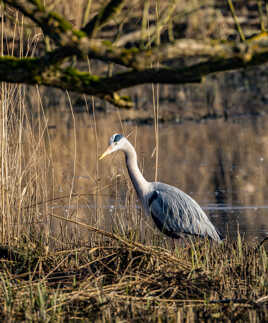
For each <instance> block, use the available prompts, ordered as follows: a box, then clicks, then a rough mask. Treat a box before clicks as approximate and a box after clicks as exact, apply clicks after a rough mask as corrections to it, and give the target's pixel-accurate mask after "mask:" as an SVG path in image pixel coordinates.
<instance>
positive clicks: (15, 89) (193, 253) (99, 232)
mask: <svg viewBox="0 0 268 323" xmlns="http://www.w3.org/2000/svg"><path fill="white" fill-rule="evenodd" d="M72 3H74V4H75V5H77V4H79V5H80V6H79V8H80V9H81V8H83V5H81V2H77V1H76V2H75V1H74V2H72ZM69 4H70V3H69ZM83 4H84V3H83ZM71 9H72V8H71V7H70V6H69V7H68V6H66V7H65V6H63V7H62V11H63V12H64V13H66V14H67V16H68V15H71V13H73V12H75V11H74V10H71ZM80 9H79V10H80ZM79 10H78V11H79ZM81 10H82V9H81ZM81 10H80V11H79V14H78V15H77V16H76V21H75V23H77V24H78V25H79V24H81V20H83V15H82V13H81ZM192 19H194V17H193V18H192ZM3 21H4V19H2V22H3ZM13 22H14V25H13V27H14V28H13V29H12V30H13V31H14V33H11V32H10V31H11V29H9V30H6V29H5V26H4V24H2V26H1V28H2V29H1V31H2V33H1V35H2V37H3V38H2V44H4V35H8V37H14V39H12V41H11V42H9V43H8V46H10V44H13V45H14V44H15V43H16V41H17V39H20V40H21V44H20V45H18V44H17V45H16V46H17V47H16V50H18V53H20V55H22V56H23V55H26V53H28V51H26V52H25V44H26V45H27V46H26V48H28V49H29V52H30V53H32V54H33V53H34V50H35V42H34V41H29V42H28V43H27V42H24V41H23V40H22V38H19V37H23V36H20V35H23V33H22V28H23V23H24V22H23V19H22V18H21V17H19V16H18V15H15V20H14V21H13ZM192 26H193V25H192ZM192 28H193V27H192ZM188 32H189V33H191V30H188ZM10 35H11V36H10ZM35 38H37V36H36V35H33V39H35ZM29 39H30V38H29ZM14 46H15V45H14ZM20 46H21V47H20ZM1 50H2V51H3V48H2V49H1ZM5 50H7V51H9V52H12V51H14V50H15V47H8V48H5ZM0 91H1V97H0V104H1V107H0V154H1V155H0V162H1V174H0V194H1V199H0V211H1V215H0V220H1V228H0V317H1V320H10V321H13V320H14V321H23V320H30V321H64V320H65V321H67V320H71V319H73V320H77V321H78V320H89V321H93V320H97V321H98V320H99V321H118V320H121V321H141V320H143V321H144V320H145V319H146V321H158V322H159V321H167V320H168V321H174V322H175V321H177V322H181V321H188V322H190V321H194V320H210V321H214V320H219V319H221V320H227V319H229V320H233V321H234V320H238V321H239V320H240V321H242V320H243V321H249V322H256V321H267V320H268V311H267V302H268V298H267V295H268V292H267V290H268V281H267V276H268V275H267V274H268V261H267V254H266V251H265V249H264V248H263V247H261V248H256V246H255V245H249V244H248V243H247V242H245V241H242V240H241V238H240V236H238V239H237V241H236V242H230V241H226V242H225V243H224V244H222V245H214V244H210V243H209V242H208V241H203V242H198V241H193V242H192V243H190V244H189V245H188V246H183V245H181V246H179V247H178V248H177V249H176V250H173V249H172V248H170V244H169V241H168V240H167V239H165V238H164V237H163V236H162V235H160V234H157V233H155V231H154V230H153V229H152V228H151V227H150V225H148V223H147V222H146V223H145V222H144V220H143V218H142V215H141V212H140V210H139V209H137V208H135V207H134V206H136V201H135V199H136V197H135V195H134V194H133V191H132V190H131V189H130V187H128V191H127V193H125V188H127V186H126V185H128V184H126V185H125V186H124V188H123V189H122V183H125V177H126V176H125V175H124V174H123V175H122V176H121V177H120V178H119V179H118V174H117V170H113V169H112V170H111V169H110V168H108V167H107V166H103V165H102V166H100V165H98V164H97V156H98V154H99V153H100V150H102V148H104V146H105V143H106V142H107V137H108V136H109V135H110V129H108V130H107V133H103V129H104V128H105V127H107V123H109V124H110V119H109V120H108V121H107V122H106V124H105V123H104V124H105V126H104V127H102V126H101V125H100V123H98V122H97V121H96V120H97V119H96V116H95V115H94V116H93V117H92V118H91V121H90V125H89V127H90V131H91V132H92V133H94V135H91V136H89V135H88V132H89V130H88V128H86V130H85V131H82V132H79V133H78V132H77V129H76V127H75V124H76V122H77V120H78V119H79V118H80V117H79V116H74V115H73V113H72V112H71V113H70V114H67V113H66V111H64V113H62V114H61V112H60V113H59V114H58V115H57V118H59V119H53V121H55V120H56V121H57V123H58V124H59V123H60V122H62V118H66V119H64V122H65V123H66V124H67V125H69V126H68V127H66V133H64V134H62V133H60V134H57V128H55V131H54V130H52V131H51V130H49V127H48V126H49V124H50V121H51V118H50V112H44V109H43V104H44V102H45V104H44V105H45V106H49V96H48V97H45V96H43V95H42V94H41V95H40V92H39V89H38V88H34V89H31V90H29V91H31V92H30V95H31V96H32V98H33V100H32V101H31V103H33V102H34V108H32V110H31V109H29V105H28V103H29V102H28V101H27V100H28V99H27V95H26V93H25V91H28V88H26V87H24V86H15V85H12V86H9V85H7V84H1V89H0ZM28 94H29V93H28ZM157 95H158V94H157ZM54 99H55V98H54ZM46 100H48V101H46ZM59 100H60V99H59ZM62 100H63V101H64V102H66V101H67V103H68V107H69V108H70V110H71V111H72V110H73V109H72V102H71V100H70V102H69V101H68V95H67V96H66V98H65V99H62ZM61 102H62V101H61ZM92 104H93V105H94V102H92ZM157 110H158V102H156V108H155V118H157V114H158V111H157ZM115 118H119V119H120V117H118V116H116V117H115ZM85 127H88V124H87V125H85ZM108 128H109V127H108ZM123 128H124V126H123ZM121 130H122V129H121ZM123 130H125V131H126V132H127V131H128V128H126V129H123ZM53 131H54V132H53ZM108 131H109V133H108ZM155 133H156V137H157V136H158V133H159V129H158V128H157V124H156V128H155ZM203 135H204V136H208V137H209V136H210V134H206V133H203ZM57 136H62V137H63V138H61V140H60V139H59V138H58V137H57ZM167 137H169V138H175V136H174V135H172V133H171V134H170V133H169V134H168V136H167ZM187 137H190V134H189V132H187V131H186V132H185V138H184V137H183V136H182V138H181V139H180V140H182V142H183V141H184V142H185V140H186V139H187ZM197 137H200V132H199V133H198V134H196V136H193V137H191V138H190V139H189V140H190V141H191V142H193V141H196V142H198V138H197ZM201 137H202V136H201ZM55 138H56V140H55V141H54V144H52V142H53V140H54V139H55ZM148 138H149V136H147V139H146V137H145V136H144V141H143V143H144V144H145V143H146V144H147V142H146V140H148V141H149V140H151V141H150V144H147V145H146V146H153V143H152V142H154V141H155V138H153V139H152V138H151V139H148ZM159 139H160V140H161V138H159ZM242 139H243V138H242ZM170 140H171V141H172V140H175V143H172V142H171V146H173V147H176V146H177V144H178V139H177V138H175V139H170ZM201 140H202V138H201ZM222 140H223V141H224V138H222ZM55 143H56V144H55ZM63 143H66V146H67V143H68V144H70V145H71V149H70V147H67V148H66V146H64V145H63ZM180 146H181V145H180ZM84 147H86V148H84ZM65 148H66V149H65ZM84 149H87V150H88V151H89V152H91V154H89V155H90V156H88V154H82V152H83V150H84ZM191 149H193V150H194V149H195V147H194V146H193V148H191ZM241 149H242V148H241ZM245 150H246V148H245ZM243 152H244V150H243V149H242V153H243ZM160 153H161V152H159V154H160ZM164 153H166V152H164ZM179 154H182V152H179V151H176V155H177V156H178V155H179ZM192 155H193V154H192V152H191V153H190V156H192ZM212 155H213V152H212ZM230 155H232V152H230ZM189 158H190V157H189ZM160 159H161V156H160ZM231 159H232V157H230V160H231ZM249 162H250V159H249ZM57 164H58V165H57ZM80 166H81V167H80ZM59 168H60V169H61V170H64V171H61V172H59V171H57V169H59ZM85 169H90V171H88V170H85ZM83 172H85V174H86V176H87V177H86V181H84V182H83V184H82V185H81V186H79V181H78V179H77V177H78V176H79V174H81V173H83ZM113 172H114V176H113V177H112V178H111V177H110V178H109V180H107V179H106V180H105V182H104V181H100V178H103V177H105V175H106V178H108V174H110V173H113ZM182 172H184V169H183V168H182ZM154 173H155V169H152V174H150V175H152V176H153V175H154ZM83 174H84V173H83ZM160 174H161V169H160ZM201 175H202V174H201ZM168 176H169V175H168ZM168 176H166V177H168ZM171 176H173V177H174V174H173V173H172V175H171ZM185 176H186V177H187V176H188V174H185ZM254 176H255V175H254V174H253V175H252V177H254ZM186 177H185V178H186ZM185 178H183V179H182V183H183V184H184V186H185V187H186V185H187V183H186V181H185ZM170 179H171V178H170ZM170 179H168V181H170ZM195 180H197V181H198V179H195ZM184 182H185V183H184ZM203 185H206V184H205V183H203ZM226 185H229V184H228V180H227V184H226ZM230 185H231V184H230ZM197 186H198V185H197ZM263 186H265V181H264V182H263ZM107 187H108V188H109V191H110V192H111V193H112V194H113V196H114V197H115V203H117V204H119V203H120V201H121V197H122V196H124V197H125V201H124V202H125V203H124V205H123V206H124V208H122V210H121V209H120V208H119V210H118V211H116V212H114V213H111V216H110V217H109V218H108V219H107V214H106V215H105V212H104V211H103V208H104V206H105V205H106V204H107V203H109V199H106V197H105V196H104V195H103V194H102V192H103V191H104V190H105V188H107ZM200 190H202V188H200ZM88 191H90V192H91V193H94V194H93V195H92V200H91V201H90V202H89V194H88V193H87V192H88ZM204 191H205V190H204ZM81 192H82V193H81ZM84 192H86V193H85V194H84ZM59 196H65V198H62V199H57V198H58V197H59ZM47 201H51V202H49V203H48V202H47ZM61 203H62V204H61ZM81 204H83V205H87V204H90V205H92V204H94V205H96V209H94V210H93V211H92V209H90V207H86V208H83V209H80V206H79V205H81ZM56 207H59V210H60V211H59V212H58V211H57V210H58V209H57V208H56ZM62 213H64V214H62ZM86 223H87V224H86ZM133 228H135V229H133Z"/></svg>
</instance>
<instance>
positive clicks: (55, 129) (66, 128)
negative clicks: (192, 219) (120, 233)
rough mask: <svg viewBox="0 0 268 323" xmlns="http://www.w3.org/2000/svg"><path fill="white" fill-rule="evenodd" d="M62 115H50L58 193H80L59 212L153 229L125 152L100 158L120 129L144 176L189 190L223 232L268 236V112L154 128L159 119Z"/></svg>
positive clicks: (248, 236) (107, 225)
mask: <svg viewBox="0 0 268 323" xmlns="http://www.w3.org/2000/svg"><path fill="white" fill-rule="evenodd" d="M65 119H66V122H64V123H63V122H61V121H62V116H61V115H60V114H56V113H53V114H51V115H50V116H49V119H48V120H49V127H50V130H49V135H50V149H51V158H52V159H53V167H54V172H53V173H54V176H55V178H54V185H55V187H56V189H55V188H54V197H59V196H70V191H71V193H76V194H79V196H80V198H79V199H76V200H75V202H74V201H73V200H71V199H69V200H68V203H66V200H65V201H64V200H62V201H61V202H60V203H59V202H54V203H53V210H54V211H55V212H56V211H57V210H60V209H61V208H62V207H64V208H65V212H70V210H71V209H75V208H77V210H76V215H75V217H76V219H79V221H83V222H86V223H89V224H92V225H97V226H100V227H102V228H104V229H107V230H111V231H114V230H121V229H122V228H123V227H124V228H127V229H132V228H135V229H137V228H138V230H144V227H147V228H150V230H151V231H152V232H155V231H156V229H154V226H153V224H152V223H151V222H150V220H149V219H147V218H146V217H145V216H144V215H143V213H142V210H141V208H140V204H139V202H138V201H137V197H136V194H135V192H134V191H133V188H132V185H131V183H130V181H129V178H128V174H127V171H126V168H125V161H124V158H123V154H122V153H115V154H114V155H111V156H109V157H107V158H105V159H104V160H102V161H98V156H99V155H100V154H101V153H102V152H103V151H104V150H105V149H106V147H107V145H108V140H109V138H110V136H111V135H112V134H113V133H118V132H119V133H124V134H125V135H128V134H130V136H129V140H130V141H131V142H132V143H133V144H134V146H135V147H136V150H137V153H138V159H139V165H140V167H141V169H142V172H143V174H144V176H145V177H146V179H148V180H151V181H154V180H155V178H157V180H159V181H161V182H165V183H168V184H171V185H174V186H176V187H178V188H180V189H181V190H183V191H185V192H186V193H187V194H189V195H190V196H192V197H193V198H194V199H195V200H196V201H197V202H198V203H199V204H200V205H201V207H202V208H203V209H204V210H205V211H206V213H207V214H208V216H209V217H210V218H211V220H212V222H213V223H214V224H215V226H216V227H217V228H218V229H219V230H220V231H221V232H222V233H223V235H226V234H229V235H230V236H236V235H237V232H238V231H239V232H240V233H241V234H242V235H243V236H244V237H245V238H246V239H250V240H255V239H256V240H258V241H260V240H262V239H263V238H264V237H266V236H268V185H267V184H268V171H267V170H268V117H267V116H265V115H264V116H258V117H240V118H233V119H229V120H227V121H226V120H224V119H218V120H207V121H205V122H201V123H195V122H185V123H182V124H164V125H161V126H159V128H158V131H157V132H156V131H155V128H154V126H135V125H133V124H131V123H124V122H123V119H124V116H122V114H121V115H120V114H119V113H113V114H112V115H111V117H107V116H106V117H104V116H100V117H96V118H93V116H92V115H89V114H87V113H82V114H77V115H75V119H73V116H72V115H71V113H70V115H67V116H65ZM54 125H56V126H54ZM55 183H56V184H55ZM91 194H92V195H91ZM81 197H82V198H81ZM66 210H67V211H66ZM115 227H116V228H115ZM154 230H155V231H154Z"/></svg>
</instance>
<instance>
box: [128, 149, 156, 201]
mask: <svg viewBox="0 0 268 323" xmlns="http://www.w3.org/2000/svg"><path fill="white" fill-rule="evenodd" d="M124 152H125V157H126V164H127V169H128V173H129V176H130V179H131V181H132V183H133V185H134V187H135V190H136V192H137V194H138V196H139V198H141V199H142V197H143V196H144V195H145V194H146V193H147V192H148V189H149V185H150V183H149V182H147V181H146V179H145V178H144V177H143V175H142V173H141V171H140V169H139V167H138V162H137V153H136V151H135V149H134V147H133V146H132V145H131V144H130V143H129V145H128V147H127V149H125V150H124Z"/></svg>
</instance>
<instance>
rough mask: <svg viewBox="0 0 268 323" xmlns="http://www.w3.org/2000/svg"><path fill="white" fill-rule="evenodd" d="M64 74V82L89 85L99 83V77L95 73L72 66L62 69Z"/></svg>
mask: <svg viewBox="0 0 268 323" xmlns="http://www.w3.org/2000/svg"><path fill="white" fill-rule="evenodd" d="M64 72H65V75H64V77H63V80H64V81H65V82H76V83H81V82H82V83H83V84H84V85H91V86H92V84H93V83H99V82H100V77H98V76H96V75H92V74H89V73H88V72H80V71H78V70H77V69H75V68H73V67H68V68H66V69H65V70H64Z"/></svg>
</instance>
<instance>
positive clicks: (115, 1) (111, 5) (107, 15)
mask: <svg viewBox="0 0 268 323" xmlns="http://www.w3.org/2000/svg"><path fill="white" fill-rule="evenodd" d="M124 2H125V1H124V0H111V1H109V2H108V4H107V5H106V6H104V7H103V8H102V9H101V10H100V12H99V13H98V14H97V15H95V16H94V18H92V19H91V20H90V21H89V22H88V23H87V24H86V25H85V27H84V28H83V29H82V30H83V31H84V32H86V34H87V35H88V36H89V37H95V35H96V32H97V31H98V30H100V29H101V28H102V27H103V26H104V25H105V24H106V23H107V22H108V21H110V20H111V18H112V17H113V16H115V15H116V14H118V12H119V11H120V10H121V8H122V7H123V4H124Z"/></svg>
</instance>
